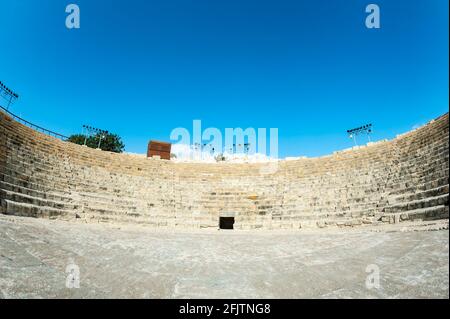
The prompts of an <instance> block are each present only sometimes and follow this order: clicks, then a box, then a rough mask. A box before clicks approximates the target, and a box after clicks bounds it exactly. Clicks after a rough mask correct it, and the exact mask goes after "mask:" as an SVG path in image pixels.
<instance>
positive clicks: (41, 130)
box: [0, 105, 68, 141]
mask: <svg viewBox="0 0 450 319" xmlns="http://www.w3.org/2000/svg"><path fill="white" fill-rule="evenodd" d="M0 110H2V111H3V112H4V113H6V114H8V115H10V116H11V117H12V118H14V119H15V120H16V121H17V122H20V123H22V124H24V125H26V126H28V127H31V128H32V129H34V130H36V131H40V132H42V133H45V134H47V135H50V136H54V137H56V138H59V139H61V140H63V141H66V140H67V139H68V137H67V136H65V135H62V134H59V133H56V132H53V131H50V130H47V129H46V128H43V127H41V126H39V125H36V124H33V123H31V122H28V121H27V120H24V119H23V118H21V117H20V116H17V115H15V114H14V113H11V112H10V111H8V110H7V109H5V108H4V107H3V106H1V105H0Z"/></svg>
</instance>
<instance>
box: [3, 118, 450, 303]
mask: <svg viewBox="0 0 450 319" xmlns="http://www.w3.org/2000/svg"><path fill="white" fill-rule="evenodd" d="M448 150H449V119H448V113H447V114H445V115H443V116H441V117H439V118H437V119H436V120H434V121H431V122H430V123H428V124H427V125H425V126H423V127H421V128H419V129H416V130H413V131H411V132H409V133H406V134H403V135H401V136H398V137H397V138H395V139H393V140H391V141H383V142H378V143H373V144H372V145H369V146H365V147H360V148H357V149H352V150H346V151H341V152H336V153H334V154H332V155H329V156H324V157H320V158H302V159H295V160H282V161H279V162H278V164H277V165H276V167H275V168H274V167H273V165H274V164H273V163H176V162H172V161H164V160H158V159H147V158H143V157H140V156H134V155H127V154H114V153H109V152H103V151H98V150H95V149H90V148H86V147H83V146H79V145H75V144H72V143H68V142H63V141H61V140H59V139H56V138H54V137H51V136H48V135H45V134H43V133H39V132H37V131H35V130H33V129H31V128H29V127H27V126H24V125H22V124H20V123H18V122H16V121H15V120H14V119H13V118H11V117H10V116H8V115H7V114H5V113H3V112H0V202H1V206H0V212H1V213H2V214H0V216H2V217H1V218H0V235H1V236H2V237H1V238H0V239H1V241H0V252H1V257H0V268H2V275H0V297H2V295H3V297H42V296H43V297H61V296H62V297H83V296H84V297H94V296H102V297H105V296H106V297H114V296H116V297H117V296H119V297H123V296H128V297H208V296H212V297H230V296H236V297H314V296H322V297H334V296H337V297H355V296H356V297H357V296H369V297H392V296H394V297H399V296H400V297H402V296H406V297H423V296H425V297H447V298H448V231H447V230H440V231H436V232H393V233H390V232H388V231H386V229H390V228H389V227H395V226H397V225H398V226H401V227H402V228H395V229H397V230H405V229H406V230H407V229H416V228H414V227H419V226H420V227H423V228H424V229H427V227H428V228H433V229H442V228H447V226H448V216H449V206H448V196H449V179H448V177H449V161H448V160H449V154H448ZM24 217H38V218H41V219H34V218H33V219H30V218H24ZM221 221H222V223H225V224H227V225H233V228H234V231H231V230H227V231H217V229H218V228H219V227H220V225H221ZM230 222H231V224H230ZM137 225H139V226H137ZM131 226H133V227H139V230H136V228H132V229H131V228H127V227H131ZM141 226H145V227H141ZM386 227H388V228H386ZM408 227H409V228H408ZM411 227H413V228H411ZM420 227H419V228H420ZM119 228H120V230H119ZM392 229H394V228H392ZM373 230H375V232H374V231H373ZM139 234H140V235H139ZM205 236H206V237H205ZM164 239H166V240H164ZM118 241H120V243H119V242H118ZM94 243H95V244H96V245H97V246H96V248H95V249H94V248H93V246H92V245H94ZM108 243H111V246H108V247H106V246H107V245H108ZM114 243H116V244H117V245H116V246H115V244H114ZM189 243H191V244H189ZM243 243H245V244H243ZM228 245H232V247H231V246H228ZM411 245H412V246H411ZM420 245H421V246H420ZM419 246H420V247H419ZM402 249H404V251H403V250H402ZM116 250H117V251H116ZM130 250H131V251H133V252H134V254H131V253H130ZM138 252H140V254H141V255H139V254H138V255H139V256H140V257H139V256H138V257H136V254H137V253H138ZM381 252H383V255H380V253H381ZM397 253H398V254H400V255H401V256H403V258H406V259H401V258H400V257H398V256H397V257H398V258H397V259H395V258H394V259H393V260H387V259H389V256H390V257H392V258H393V256H394V255H395V254H397ZM130 254H131V255H130ZM252 254H256V255H255V256H253V255H252ZM334 254H335V255H334ZM427 254H430V255H427ZM344 256H345V257H344ZM358 256H359V257H358ZM405 256H408V257H405ZM69 257H70V258H74V259H75V262H77V263H78V264H81V268H82V269H91V270H89V271H85V272H84V273H85V274H86V273H87V274H86V277H87V278H90V279H89V280H90V281H89V280H86V281H84V283H85V285H84V286H83V285H82V287H81V290H77V292H74V291H73V290H68V289H65V288H64V285H63V284H61V285H60V284H59V283H57V282H56V281H57V280H59V279H58V278H62V279H61V280H62V281H64V278H65V274H64V267H65V263H66V262H67V258H69ZM142 258H143V259H142ZM315 258H317V259H315ZM386 258H387V259H386ZM328 259H329V263H327V262H326V260H328ZM106 260H109V261H110V262H112V261H113V265H112V264H107V262H106ZM143 260H144V261H145V262H144V261H143ZM374 260H378V261H376V264H379V265H381V266H380V267H382V266H385V267H386V268H389V271H391V272H392V271H394V272H396V273H395V274H392V273H391V274H390V276H391V278H390V280H391V281H390V282H388V281H387V282H386V284H385V285H384V286H383V287H384V290H380V291H378V292H374V291H368V290H366V289H363V288H361V287H362V286H363V285H364V280H365V279H364V278H365V276H366V274H365V266H366V265H367V264H370V263H373V262H374ZM399 260H402V265H397V266H398V267H400V268H399V269H397V268H395V267H394V268H395V269H394V268H393V263H394V264H395V263H396V262H399ZM156 261H157V262H156ZM275 262H276V264H272V263H275ZM430 263H431V264H430ZM144 264H145V265H144ZM24 265H28V266H29V267H28V268H27V267H25V266H24ZM30 265H31V266H30ZM99 265H103V267H105V268H106V269H109V270H108V271H110V275H111V276H116V277H114V278H116V279H117V278H118V279H117V280H116V281H115V282H114V283H113V284H111V282H109V281H108V280H107V278H105V277H107V275H106V274H103V275H101V274H100V273H101V272H100V271H99V270H98V267H99ZM139 265H140V266H139ZM158 265H159V266H158ZM168 265H171V266H168ZM178 265H179V266H180V267H181V265H183V267H184V268H182V269H181V268H179V267H178ZM292 265H297V266H298V265H303V266H304V268H302V270H298V271H297V270H293V269H292V268H291V266H292ZM332 265H333V266H332ZM356 265H358V267H359V266H361V267H359V268H357V269H358V270H356V269H355V268H354V267H356ZM22 266H24V267H23V268H22ZM321 266H322V267H325V269H324V268H322V271H325V273H327V272H326V270H327V269H328V271H331V268H334V269H335V270H336V269H340V271H341V275H342V276H343V277H341V275H337V276H335V277H333V278H334V279H332V276H331V275H330V276H327V275H326V276H324V275H323V273H322V274H318V273H317V269H320V267H321ZM33 267H35V268H33ZM40 267H43V268H40ZM96 267H97V268H96ZM111 267H112V268H111ZM127 267H128V268H130V267H134V268H133V269H134V271H135V272H132V271H131V270H130V271H128V270H127V269H128V268H127ZM152 267H154V268H152ZM158 267H159V268H158ZM171 267H172V268H171ZM258 267H263V268H264V269H261V268H258ZM280 267H281V269H282V271H278V270H279V269H280ZM402 267H403V268H402ZM414 267H419V268H418V269H415V268H414ZM421 267H423V268H421ZM25 268H26V270H24V269H25ZM300 268H301V267H300ZM313 268H315V270H313ZM386 268H385V269H386ZM18 269H21V270H20V271H18ZM33 269H34V270H33ZM92 269H97V271H94V270H92ZM124 269H125V270H124ZM423 269H426V271H428V272H429V273H427V274H426V273H423ZM120 271H122V273H121V275H118V273H119V272H120ZM123 271H125V273H126V275H125V274H123ZM189 271H191V272H189ZM27 272H29V273H27ZM136 272H137V273H139V272H143V273H141V274H140V275H139V276H138V275H136ZM186 272H189V273H188V274H187V273H186ZM349 272H350V273H349ZM355 272H356V273H357V274H355ZM155 273H157V274H159V275H160V276H162V277H160V279H158V280H157V279H155V278H154V277H152V276H153V275H152V274H155ZM145 274H147V275H145ZM202 274H203V275H202ZM270 274H272V275H270ZM282 274H284V275H282ZM343 274H344V275H343ZM345 274H347V275H345ZM352 274H353V275H352ZM414 274H415V275H414ZM30 276H31V277H33V276H34V277H33V278H35V279H34V280H30ZM89 276H90V277H89ZM254 276H257V278H255V277H254ZM271 276H272V277H271ZM345 276H347V277H348V278H350V279H349V282H342V280H344V279H342V278H345ZM352 276H354V277H352ZM355 276H356V277H355ZM402 276H412V277H413V278H416V279H417V280H416V281H414V280H412V279H411V278H410V279H411V280H412V281H413V282H415V283H414V284H412V286H411V287H412V288H411V287H410V286H408V285H409V284H410V282H409V284H408V283H405V282H403V283H402V282H401V278H404V277H402ZM414 276H416V277H414ZM427 276H429V277H427ZM86 277H85V278H86ZM144 278H145V279H144ZM161 278H162V279H161ZM243 278H246V279H243ZM258 278H259V279H258ZM311 278H316V279H314V280H313V281H311V280H312V279H311ZM338 278H340V279H338ZM393 278H395V280H397V281H395V280H394V279H393ZM423 278H425V279H427V278H428V279H429V280H425V281H423V280H424V279H423ZM360 279H361V280H360ZM138 280H140V281H143V284H141V285H138V286H139V287H135V288H134V289H135V290H134V291H131V292H130V290H127V289H126V288H125V287H122V286H120V282H122V283H127V282H131V283H132V282H134V283H135V282H136V281H138ZM258 280H259V281H258ZM321 280H322V281H321ZM333 280H334V281H333ZM385 280H388V279H385ZM392 280H394V281H393V282H394V283H392ZM421 280H422V281H421ZM49 282H51V284H49ZM313 282H316V283H317V288H316V289H313V288H311V284H312V283H313ZM82 283H83V282H82ZM437 283H439V284H437ZM277 285H284V287H285V289H281V288H280V287H278V286H277ZM330 285H331V286H333V285H334V286H333V287H331V286H330ZM405 285H406V286H405ZM150 286H151V287H152V288H149V287H150ZM219 286H226V287H228V288H227V289H225V290H223V289H222V290H220V289H219V288H218V287H219ZM52 287H53V288H52ZM55 287H58V288H55ZM404 287H410V288H408V289H406V288H404ZM83 289H84V290H83ZM80 291H81V292H80Z"/></svg>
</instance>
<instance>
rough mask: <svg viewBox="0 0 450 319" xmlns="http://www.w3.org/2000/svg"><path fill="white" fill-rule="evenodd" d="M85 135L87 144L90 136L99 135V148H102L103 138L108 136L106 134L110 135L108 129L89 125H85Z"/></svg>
mask: <svg viewBox="0 0 450 319" xmlns="http://www.w3.org/2000/svg"><path fill="white" fill-rule="evenodd" d="M83 135H84V145H86V143H87V139H88V138H89V137H91V136H97V135H98V137H99V138H98V146H97V148H100V145H101V143H102V140H103V139H105V138H106V135H108V131H105V130H101V129H99V128H95V127H92V126H89V125H83Z"/></svg>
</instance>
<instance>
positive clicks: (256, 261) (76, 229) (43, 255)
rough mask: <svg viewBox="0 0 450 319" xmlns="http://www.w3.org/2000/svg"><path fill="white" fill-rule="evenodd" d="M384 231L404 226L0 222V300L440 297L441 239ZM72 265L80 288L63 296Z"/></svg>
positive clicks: (440, 233) (445, 256) (445, 275)
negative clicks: (372, 279) (370, 281)
mask: <svg viewBox="0 0 450 319" xmlns="http://www.w3.org/2000/svg"><path fill="white" fill-rule="evenodd" d="M408 223H409V222H406V223H404V224H408ZM447 225H448V223H447ZM393 227H401V228H403V227H404V226H403V225H402V224H399V225H396V224H393V225H389V224H387V225H382V226H377V227H372V228H376V229H377V230H378V229H383V231H381V232H371V231H368V229H364V230H362V229H361V228H355V229H353V230H346V229H345V230H344V229H332V228H330V229H311V230H304V231H302V232H298V231H294V230H292V231H289V230H268V231H265V232H258V231H251V230H249V231H240V232H233V231H223V230H220V231H217V230H214V231H212V230H206V231H199V230H175V231H168V230H161V229H157V228H148V227H140V226H136V225H130V226H127V227H123V226H120V228H121V229H118V228H119V227H118V226H113V225H108V224H106V225H105V224H101V225H99V224H87V225H82V224H74V223H67V222H63V221H58V220H47V219H34V218H24V217H15V216H4V215H0V270H1V272H0V298H448V297H449V290H448V287H449V286H448V285H449V268H448V264H449V246H448V243H449V237H448V230H437V231H420V232H418V231H407V232H399V231H395V232H388V231H387V230H388V229H390V228H393ZM72 263H73V264H75V265H76V266H77V267H78V269H79V279H80V280H79V283H80V286H79V287H80V288H72V289H69V288H67V287H66V280H67V276H68V275H69V273H68V272H67V266H68V265H70V264H72ZM374 265H376V267H378V270H379V279H380V280H379V283H380V285H379V286H377V287H373V288H372V287H370V286H369V288H372V289H369V288H368V287H367V286H366V280H367V277H368V276H369V275H370V274H371V273H372V271H373V269H374V268H373V267H374ZM368 269H369V272H366V271H367V270H368Z"/></svg>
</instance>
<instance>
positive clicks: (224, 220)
mask: <svg viewBox="0 0 450 319" xmlns="http://www.w3.org/2000/svg"><path fill="white" fill-rule="evenodd" d="M233 225H234V217H219V228H220V229H233Z"/></svg>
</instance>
